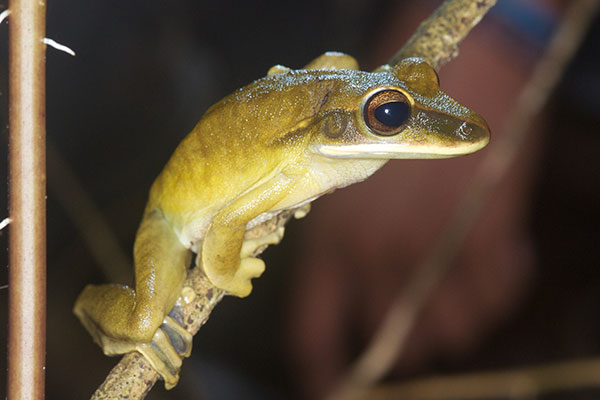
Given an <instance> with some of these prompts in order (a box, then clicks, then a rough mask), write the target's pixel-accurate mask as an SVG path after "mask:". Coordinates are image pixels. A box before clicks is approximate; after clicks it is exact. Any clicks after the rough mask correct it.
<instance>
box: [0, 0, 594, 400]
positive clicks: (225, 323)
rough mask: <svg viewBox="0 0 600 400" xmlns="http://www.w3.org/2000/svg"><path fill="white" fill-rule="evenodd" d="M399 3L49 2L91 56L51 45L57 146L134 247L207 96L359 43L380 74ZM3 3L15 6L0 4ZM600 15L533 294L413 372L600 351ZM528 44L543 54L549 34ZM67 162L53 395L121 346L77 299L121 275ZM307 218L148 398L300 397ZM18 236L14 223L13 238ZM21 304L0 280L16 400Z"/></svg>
mask: <svg viewBox="0 0 600 400" xmlns="http://www.w3.org/2000/svg"><path fill="white" fill-rule="evenodd" d="M402 3H404V2H399V3H395V2H390V1H369V2H367V1H358V0H355V1H326V2H323V1H314V0H306V1H303V2H286V1H278V2H233V1H227V0H223V1H220V2H205V1H178V2H162V1H154V0H150V1H148V0H147V1H104V2H87V1H80V2H73V1H61V0H56V1H51V2H49V4H48V15H47V36H48V37H50V38H52V39H54V40H56V41H57V42H59V43H63V44H65V45H67V46H69V47H71V48H73V49H74V50H75V51H76V52H77V56H76V57H70V56H68V55H66V54H63V53H61V52H58V51H56V50H53V49H51V48H49V49H48V53H47V54H48V55H47V136H48V143H49V146H52V147H53V148H54V149H55V150H56V152H57V153H58V154H59V155H60V157H62V159H64V160H65V161H66V162H67V163H68V165H69V166H70V168H71V169H72V171H73V172H74V174H75V175H76V177H77V178H78V179H79V180H80V182H81V184H82V185H83V188H84V189H85V191H86V192H87V193H88V195H89V197H90V198H91V199H92V201H93V202H94V203H95V204H96V205H97V206H98V207H99V208H100V210H101V212H102V215H103V216H104V218H105V219H106V221H107V222H108V224H109V225H110V227H111V228H112V229H113V231H114V233H115V235H116V237H117V238H118V240H119V245H120V247H121V248H122V249H124V251H126V252H127V254H129V249H131V248H132V243H133V239H134V234H135V230H136V228H137V224H138V222H139V219H140V216H141V213H142V210H143V207H144V203H145V198H146V194H147V191H148V188H149V186H150V184H151V183H152V181H153V179H154V178H155V177H156V176H157V174H158V173H159V171H160V169H161V168H162V166H163V165H164V163H165V162H166V161H167V159H168V157H169V156H170V154H171V152H172V151H173V150H174V148H175V147H176V145H177V143H178V142H179V141H180V140H181V139H182V138H183V137H184V135H185V134H186V133H187V132H188V131H189V130H190V129H191V128H192V127H193V126H194V125H195V123H196V122H197V120H198V119H199V118H200V116H201V115H202V113H203V112H204V110H206V108H207V107H208V106H210V105H211V104H212V103H214V102H216V101H217V100H219V99H220V98H221V97H223V96H224V95H226V94H227V93H229V92H231V91H232V90H234V89H236V88H238V87H240V86H243V85H245V84H247V83H248V82H250V81H252V80H254V79H256V78H258V77H261V76H263V75H264V74H265V73H266V71H267V70H268V68H269V67H270V66H272V65H274V64H283V65H286V66H290V67H292V68H299V67H301V66H302V65H304V64H306V63H307V62H308V61H309V60H311V59H312V58H314V57H316V56H317V55H319V54H321V53H323V52H324V51H327V50H338V51H343V52H347V53H349V54H352V55H354V56H355V57H357V59H358V60H359V61H360V62H361V65H362V66H363V67H364V68H366V69H369V68H373V67H375V66H376V65H378V64H381V63H383V62H385V61H386V58H385V57H389V56H390V55H391V54H387V55H383V57H384V58H381V56H380V55H377V54H374V49H376V48H381V43H380V41H382V40H385V37H386V31H385V29H384V28H383V27H382V24H381V21H383V20H386V19H388V17H389V13H390V12H391V11H392V10H395V11H397V10H398V9H399V8H400V7H401V5H400V6H399V5H398V4H402ZM6 6H7V4H6V2H4V3H0V9H5V8H6ZM494 18H498V19H501V18H500V17H498V16H496V17H494V15H490V16H489V18H488V17H486V20H484V22H483V24H486V23H498V22H497V21H496V22H494ZM488 20H489V21H488ZM412 23H413V24H416V23H417V21H413V22H412ZM599 26H600V25H599V24H597V23H596V24H595V25H594V27H593V29H592V31H591V32H590V33H589V36H588V39H587V40H586V42H585V44H584V46H583V48H582V49H581V51H580V52H579V54H578V56H577V58H576V59H575V61H574V63H573V65H572V66H571V67H570V68H569V70H568V72H567V74H566V75H565V77H564V79H563V81H562V83H561V85H560V87H559V88H558V90H557V91H556V93H555V94H554V95H553V97H552V99H551V102H550V104H549V106H548V108H547V111H546V112H545V114H544V117H543V118H544V121H543V126H544V127H545V129H544V132H543V133H542V139H541V140H540V141H539V142H538V144H539V146H540V148H541V149H542V150H541V152H540V159H539V164H538V166H537V167H536V171H537V172H536V174H535V179H533V185H534V186H533V187H532V189H531V192H532V197H531V198H530V202H531V205H532V206H531V208H530V212H531V213H530V215H529V221H530V223H529V227H530V229H531V232H532V233H533V239H534V246H535V251H536V254H537V262H536V266H535V272H534V274H533V278H528V279H530V280H529V281H528V284H527V289H526V290H525V294H524V295H523V296H522V299H521V300H520V301H519V304H518V306H517V307H515V309H514V312H513V313H512V314H511V315H510V316H509V317H503V318H502V319H501V320H500V321H499V322H496V325H495V326H496V328H495V329H494V330H493V331H492V332H491V333H489V334H487V335H486V336H485V337H483V338H480V340H479V342H478V344H477V345H476V346H474V347H471V348H470V349H469V351H463V352H456V353H455V354H454V356H448V355H446V356H444V357H443V358H440V357H435V356H432V357H430V358H428V361H427V362H425V363H424V364H421V365H420V367H419V368H418V369H415V370H413V371H410V369H408V370H407V369H406V368H405V369H404V370H403V371H404V372H403V374H404V375H407V376H412V375H425V374H427V373H433V372H437V373H444V372H459V371H474V370H477V369H478V368H496V367H498V368H499V367H512V366H519V365H527V364H532V363H544V362H550V361H558V360H563V359H571V358H576V357H583V356H593V355H597V354H598V352H599V351H600V339H599V338H600V324H599V321H598V315H600V301H599V299H598V293H600V268H599V267H600V262H599V261H598V256H597V251H598V245H599V244H600V235H599V233H600V232H599V227H598V226H599V224H598V223H599V222H600V218H599V210H600V208H599V205H600V198H599V197H600V191H599V182H600V179H599V178H600V176H599V175H600V165H599V157H598V152H599V150H600V135H599V130H598V128H597V127H598V126H599V125H598V124H599V123H600V121H599V119H598V118H599V117H600V113H599V111H600V74H599V73H598V71H599V70H600V63H599V61H600V60H599V54H600V53H599V52H598V51H597V49H598V47H597V43H598V41H599V40H600V29H599ZM506 30H507V33H506V34H507V35H515V33H514V32H512V33H511V32H508V31H509V30H510V29H508V28H506ZM7 36H8V29H7V26H6V23H4V24H3V25H2V26H0V43H1V51H0V131H1V132H2V134H1V135H0V138H1V140H2V146H1V150H0V152H1V153H0V161H1V163H0V170H1V175H2V176H6V169H7V161H6V160H7V157H6V152H7V148H8V145H7V137H8V131H7V110H8V104H7V100H8V99H7V92H8V88H7V58H8V55H7V46H6V43H7ZM405 39H407V37H404V38H398V39H397V40H399V41H400V43H401V42H402V41H403V40H405ZM489 45H490V46H494V43H490V44H489ZM525 45H527V46H529V45H528V44H524V46H525ZM531 48H532V49H534V52H538V53H539V52H541V50H540V49H541V45H539V44H533V45H531ZM473 67H474V68H477V66H476V65H474V66H473ZM492 78H493V77H490V79H492ZM492 130H494V127H493V126H492ZM54 162H55V161H53V158H52V157H49V158H48V168H49V176H48V185H49V188H48V203H47V204H48V324H47V330H48V332H47V335H48V336H47V337H48V339H47V346H48V350H47V369H46V371H47V380H46V382H47V383H46V387H47V398H48V399H59V398H60V399H71V398H72V399H81V398H86V397H88V396H89V395H90V393H91V392H92V391H93V390H94V388H95V387H96V386H97V385H98V384H99V383H100V382H101V380H102V379H103V377H104V376H105V375H106V373H107V372H108V370H109V369H110V368H111V366H112V365H114V363H115V362H116V361H117V359H112V358H107V357H104V356H103V355H102V354H101V352H100V350H99V349H98V348H97V347H96V346H95V345H93V344H92V342H91V340H90V338H89V336H88V335H87V333H86V332H85V331H84V330H83V328H82V327H81V326H80V325H79V324H78V322H77V321H76V319H75V317H74V316H73V315H72V313H71V307H72V304H73V302H74V300H75V298H76V296H77V295H78V293H79V292H80V290H81V289H82V288H83V286H84V285H85V284H87V283H90V282H102V281H107V280H108V278H106V272H103V271H102V270H101V267H100V266H99V265H98V264H97V263H96V261H95V260H94V258H93V257H92V256H91V254H90V251H89V249H88V248H87V246H86V245H85V243H84V242H83V241H82V239H81V234H80V233H79V232H78V231H77V229H76V228H75V226H74V224H73V221H72V220H71V219H70V218H69V216H68V213H66V212H65V209H64V207H65V206H64V204H61V203H60V202H59V201H58V200H57V197H58V196H56V195H55V194H54V193H53V190H55V187H56V186H54V184H53V181H57V182H58V181H60V180H61V179H65V178H64V177H61V176H60V175H59V176H57V175H54V174H53V171H56V169H55V167H53V163H54ZM424 184H426V183H424ZM0 193H2V195H1V196H0V209H1V210H7V192H6V191H0ZM342 193H343V192H342ZM342 196H343V194H342ZM315 207H318V202H317V204H316V205H315ZM6 214H7V211H4V212H3V213H2V214H0V219H3V218H4V217H5V216H6ZM299 224H310V215H309V216H308V217H307V219H304V220H302V221H300V222H296V223H292V224H290V226H289V228H288V231H287V234H286V239H285V240H284V241H283V243H282V244H281V245H279V246H276V247H273V248H272V249H269V251H267V252H266V254H265V256H264V257H265V260H266V263H267V267H268V268H267V271H268V273H266V274H265V276H264V277H263V278H261V279H259V280H256V281H255V286H254V287H255V289H254V292H253V294H252V295H251V296H250V297H249V298H247V299H245V300H243V301H241V300H238V299H233V298H226V299H225V300H224V301H223V302H222V303H221V304H220V305H219V306H218V307H217V308H216V310H215V312H214V313H213V314H212V316H211V319H210V321H209V323H208V324H207V325H206V326H205V327H203V329H202V330H201V331H200V332H199V334H198V335H197V336H196V338H195V340H194V354H193V357H192V358H191V359H190V360H187V361H185V363H184V367H183V374H182V378H181V382H180V384H179V386H178V387H177V388H176V389H175V390H173V391H171V392H169V393H168V395H166V394H165V392H164V389H163V388H162V384H161V385H157V388H155V389H154V390H153V392H152V394H151V395H150V397H149V398H155V399H158V398H163V397H165V398H166V397H168V398H174V399H175V398H189V397H192V396H196V397H197V396H198V394H199V393H208V394H209V395H210V397H211V398H215V399H224V398H290V397H294V394H296V393H301V392H302V388H301V387H299V386H302V383H301V382H298V379H295V372H294V369H293V368H292V366H291V365H293V362H290V360H289V357H290V356H289V352H288V351H287V350H286V349H285V347H286V346H287V345H288V344H286V341H287V340H288V339H286V338H285V332H286V329H284V325H285V324H286V321H287V320H288V319H289V318H290V317H289V312H290V311H289V308H288V307H287V305H288V303H289V301H290V299H289V290H290V286H291V285H292V283H291V282H290V279H291V276H292V271H291V268H292V265H294V263H293V261H292V260H293V257H294V254H296V252H302V247H301V246H299V245H298V241H297V240H295V239H296V235H297V233H296V232H295V227H297V226H298V225H299ZM7 235H8V234H7V230H4V231H3V232H1V233H0V243H1V244H0V248H2V249H5V248H7ZM5 265H7V254H6V252H5V251H3V252H0V285H3V284H5V283H7V280H8V278H7V269H6V268H4V266H5ZM296 267H297V266H296ZM127 274H130V272H129V271H126V272H124V275H123V277H124V278H123V279H125V280H127V279H128V275H127ZM524 279H525V278H524ZM7 301H8V291H7V290H6V289H3V290H0V304H1V305H2V306H1V307H0V325H1V326H3V327H4V328H3V329H2V330H1V331H0V371H3V372H2V374H0V398H1V397H4V396H5V393H4V390H5V389H4V388H5V384H4V381H5V379H6V378H5V374H4V371H5V362H6V353H5V349H6V334H5V332H6V326H7V324H6V321H7V315H6V312H7V306H6V304H7ZM240 393H244V395H243V397H240ZM579 395H580V398H588V397H586V396H590V397H589V398H592V397H593V396H594V393H593V392H590V391H588V392H584V391H582V392H581V393H579ZM595 395H596V396H597V395H598V392H595ZM574 396H575V393H572V392H571V393H569V394H568V395H566V397H561V396H559V395H554V396H547V398H553V399H554V398H575V397H574ZM544 398H546V397H544Z"/></svg>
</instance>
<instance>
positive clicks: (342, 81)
mask: <svg viewBox="0 0 600 400" xmlns="http://www.w3.org/2000/svg"><path fill="white" fill-rule="evenodd" d="M389 77H390V75H389V74H374V73H366V72H362V71H351V70H337V71H324V70H321V71H318V70H312V71H309V70H299V71H291V72H290V73H286V74H280V75H274V76H270V77H266V78H263V79H260V80H257V81H255V82H253V83H251V84H249V85H247V86H246V87H243V88H241V89H239V90H237V91H235V92H233V93H232V94H230V95H229V96H227V97H225V98H224V99H222V100H221V101H220V102H218V103H216V104H215V105H214V106H212V107H211V108H210V109H209V110H208V111H207V112H206V114H205V115H204V116H203V118H202V119H201V120H200V121H199V122H198V124H197V125H196V127H195V128H194V129H193V130H192V131H191V132H190V133H189V134H188V136H187V137H186V138H185V139H184V140H183V141H182V142H181V143H180V144H179V146H178V147H177V149H176V151H175V152H174V154H173V156H172V157H171V159H170V160H169V162H168V163H167V165H166V166H165V168H164V169H163V171H162V172H161V174H160V175H159V177H158V178H157V180H156V182H155V183H154V185H153V187H152V190H151V193H150V200H149V204H148V207H150V208H161V209H162V210H163V211H164V212H165V213H166V214H168V215H169V216H181V217H182V218H184V219H185V218H186V216H190V215H193V218H198V216H202V215H206V216H210V215H211V214H212V213H214V212H215V210H218V209H220V208H221V207H223V206H224V205H225V204H227V203H229V202H231V201H232V200H233V199H235V198H236V197H237V196H239V195H240V194H242V193H244V192H245V191H247V190H249V189H250V188H252V187H254V186H255V185H257V184H260V183H261V182H264V181H266V180H268V179H271V178H272V177H273V176H275V175H277V174H278V173H280V172H281V170H282V168H283V167H285V166H286V165H289V164H290V163H294V162H297V160H298V158H299V157H301V156H302V155H303V153H304V150H305V147H306V144H307V141H308V140H309V139H310V138H307V137H306V135H304V131H303V129H302V121H307V120H308V121H310V119H311V117H314V116H315V115H317V114H318V113H319V112H320V110H321V109H322V108H323V107H324V106H325V104H326V103H329V104H328V106H332V107H336V105H335V104H333V103H335V102H339V103H340V104H343V103H344V97H347V96H358V95H360V94H361V93H362V92H364V90H365V88H366V87H368V86H377V85H380V84H381V83H382V82H381V81H382V80H384V79H389ZM180 222H181V223H185V222H184V221H180Z"/></svg>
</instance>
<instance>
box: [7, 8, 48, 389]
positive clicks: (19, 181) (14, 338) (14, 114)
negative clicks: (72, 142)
mask: <svg viewBox="0 0 600 400" xmlns="http://www.w3.org/2000/svg"><path fill="white" fill-rule="evenodd" d="M9 10H10V17H9V101H10V110H9V127H10V137H9V169H10V172H9V190H10V196H9V204H10V217H11V220H12V222H11V224H10V233H9V235H10V236H9V332H8V380H7V387H8V391H7V393H8V399H9V400H20V399H32V400H37V399H43V398H44V383H45V382H44V380H45V369H46V367H45V345H46V170H45V168H46V156H45V146H46V126H45V125H46V112H45V47H46V46H45V45H44V44H43V42H42V40H43V38H44V36H45V31H46V21H45V17H46V2H45V0H43V1H40V0H11V1H9Z"/></svg>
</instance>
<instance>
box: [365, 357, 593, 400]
mask: <svg viewBox="0 0 600 400" xmlns="http://www.w3.org/2000/svg"><path fill="white" fill-rule="evenodd" d="M598 371H600V359H598V358H592V359H587V360H575V361H563V362H560V363H556V364H547V365H542V366H535V367H527V368H518V369H511V370H507V371H496V372H476V373H470V374H462V375H455V376H437V377H431V378H424V379H419V380H415V381H412V382H406V383H397V384H387V385H381V386H378V387H376V388H374V389H373V390H372V391H370V392H369V393H368V394H367V395H366V396H365V397H364V398H365V399H369V400H384V399H413V400H414V399H418V400H470V399H472V400H475V399H477V400H483V399H490V398H493V399H498V398H511V399H518V398H521V399H533V398H536V397H537V396H539V395H542V394H547V393H551V392H558V391H565V390H573V389H584V388H592V387H595V388H598V387H600V374H599V373H598Z"/></svg>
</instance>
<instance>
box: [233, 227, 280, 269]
mask: <svg viewBox="0 0 600 400" xmlns="http://www.w3.org/2000/svg"><path fill="white" fill-rule="evenodd" d="M284 232H285V229H284V227H282V226H280V227H279V228H277V229H276V230H275V231H274V232H271V233H269V234H267V235H265V236H262V237H258V238H254V239H245V240H244V243H242V251H241V252H240V256H241V258H242V259H244V258H246V257H251V256H252V255H253V254H254V253H255V252H256V251H257V250H258V249H259V248H261V247H263V246H265V247H266V246H269V245H272V244H278V243H279V242H281V239H282V238H283V234H284ZM263 269H264V268H263ZM261 273H262V271H261Z"/></svg>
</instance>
